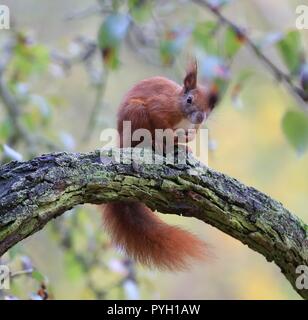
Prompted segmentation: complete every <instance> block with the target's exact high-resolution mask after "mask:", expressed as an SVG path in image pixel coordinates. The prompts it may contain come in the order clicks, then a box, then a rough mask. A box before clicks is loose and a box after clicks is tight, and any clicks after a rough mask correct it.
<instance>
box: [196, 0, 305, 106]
mask: <svg viewBox="0 0 308 320" xmlns="http://www.w3.org/2000/svg"><path fill="white" fill-rule="evenodd" d="M193 2H195V3H196V4H198V5H200V6H202V7H204V8H205V9H207V10H209V11H210V12H211V13H212V14H214V15H215V16H216V18H217V19H218V20H219V22H220V23H221V24H224V25H226V26H228V27H230V28H231V29H232V30H234V31H235V32H238V33H241V36H242V37H243V38H244V39H245V44H246V46H247V47H248V48H249V49H250V50H251V51H252V52H253V53H254V54H255V55H256V57H257V58H258V59H259V60H260V61H261V62H263V64H264V65H265V66H266V68H267V69H268V70H269V71H270V72H271V73H272V74H273V76H274V77H275V79H276V80H277V81H279V82H281V83H283V84H284V85H285V86H286V87H287V88H288V89H289V91H290V93H291V94H292V95H293V97H294V98H295V99H296V101H297V103H298V104H299V105H300V106H301V107H302V109H303V110H304V111H308V104H307V102H308V95H307V93H306V92H305V91H304V90H303V89H301V88H300V87H298V86H296V85H295V84H294V83H293V81H292V79H291V77H290V76H289V75H288V74H286V73H285V72H283V71H282V70H280V69H279V68H278V67H277V66H276V65H275V64H274V63H273V62H272V61H271V60H270V59H269V58H268V57H267V56H266V55H265V54H264V53H263V52H262V51H261V49H260V48H259V47H258V46H257V45H256V44H255V43H254V41H253V40H252V39H251V38H250V37H249V36H248V35H247V33H246V32H245V31H244V29H243V28H242V27H240V26H238V25H237V24H235V23H234V22H233V21H231V20H229V19H228V18H227V17H226V16H224V15H223V14H222V13H221V12H220V7H217V6H214V5H212V4H211V3H210V2H209V1H207V0H193Z"/></svg>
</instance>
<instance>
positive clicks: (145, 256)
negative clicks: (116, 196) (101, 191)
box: [103, 202, 206, 270]
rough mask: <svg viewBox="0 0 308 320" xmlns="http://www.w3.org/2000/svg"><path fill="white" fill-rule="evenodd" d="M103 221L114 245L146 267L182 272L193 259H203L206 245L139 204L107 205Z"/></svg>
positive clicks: (118, 203)
mask: <svg viewBox="0 0 308 320" xmlns="http://www.w3.org/2000/svg"><path fill="white" fill-rule="evenodd" d="M103 218H104V225H105V227H106V229H107V231H108V233H109V234H110V236H111V238H112V240H113V242H114V243H115V244H116V245H117V246H119V247H120V248H122V249H123V250H124V251H125V252H126V253H127V254H128V255H129V256H130V257H132V258H133V259H134V260H136V261H138V262H140V263H142V264H144V265H146V266H150V267H153V266H154V267H157V268H159V269H167V270H183V269H186V268H187V267H188V266H189V262H190V261H189V260H191V259H192V258H193V259H199V260H202V259H203V258H204V257H205V253H206V245H205V243H203V242H202V241H201V240H199V239H198V238H197V237H195V236H194V235H193V234H191V233H189V232H187V231H184V230H182V229H180V228H178V227H175V226H169V225H168V224H166V223H164V222H163V221H162V220H160V219H159V217H158V216H157V215H155V213H153V212H152V211H151V210H150V209H149V208H147V207H146V206H145V205H144V204H142V203H139V202H114V203H108V204H107V205H105V206H104V213H103Z"/></svg>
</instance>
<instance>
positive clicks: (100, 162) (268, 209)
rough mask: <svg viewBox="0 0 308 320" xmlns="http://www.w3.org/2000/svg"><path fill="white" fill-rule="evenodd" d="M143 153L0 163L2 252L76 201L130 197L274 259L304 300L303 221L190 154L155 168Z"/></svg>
mask: <svg viewBox="0 0 308 320" xmlns="http://www.w3.org/2000/svg"><path fill="white" fill-rule="evenodd" d="M115 150H118V149H115ZM118 151H119V150H118ZM130 151H131V149H123V150H122V151H121V152H123V153H124V154H125V155H126V156H127V155H128V154H129V152H130ZM143 152H144V155H145V156H144V158H143V159H142V158H139V159H135V160H134V161H133V162H132V164H123V163H120V162H117V161H115V159H114V158H113V157H112V152H111V151H110V150H109V151H104V152H99V151H96V152H92V153H87V154H81V153H64V152H63V153H51V154H47V155H42V156H40V157H37V158H35V159H33V160H31V161H27V162H16V161H13V162H11V163H9V164H6V165H4V166H2V167H0V255H2V254H3V253H5V252H6V251H7V250H8V249H9V248H10V247H12V246H13V245H14V244H16V243H18V242H19V241H21V240H22V239H24V238H26V237H28V236H29V235H31V234H33V233H35V232H37V231H38V230H40V229H42V228H43V227H44V226H45V225H46V223H48V222H49V221H50V220H51V219H53V218H55V217H57V216H59V215H61V214H62V213H64V212H65V211H67V210H69V209H71V208H73V207H74V206H76V205H79V204H83V203H93V204H101V203H106V202H110V201H119V200H128V199H131V200H138V201H142V202H144V203H145V204H146V205H147V206H148V207H150V208H151V209H153V210H158V211H160V212H162V213H172V214H179V215H182V214H183V215H184V216H187V217H195V218H197V219H199V220H202V221H204V222H206V223H209V224H211V225H212V226H214V227H217V228H218V229H220V230H221V231H223V232H225V233H227V234H229V235H230V236H232V237H234V238H236V239H238V240H240V241H241V242H242V243H244V244H247V245H248V246H249V247H250V248H251V249H253V250H255V251H257V252H259V253H261V254H262V255H263V256H265V257H266V259H267V260H268V261H274V262H275V263H276V264H277V266H279V267H280V269H281V271H282V273H283V274H284V275H285V276H286V278H287V279H288V280H289V282H290V283H291V285H292V286H293V288H294V289H295V290H296V291H297V292H298V293H299V294H300V295H301V296H302V297H304V298H306V299H308V290H307V289H303V290H300V289H297V288H296V284H295V281H296V278H297V277H298V276H299V275H298V274H296V271H295V269H296V268H297V267H298V266H299V265H306V266H307V265H308V226H307V225H306V224H305V223H304V222H302V221H301V220H300V219H299V218H297V217H296V216H294V215H292V214H291V213H290V212H289V211H288V210H287V209H285V208H284V207H283V206H282V204H281V203H279V202H277V201H275V200H273V199H271V198H270V197H268V196H267V195H265V194H263V193H261V192H259V191H257V190H255V189H254V188H251V187H247V186H245V185H243V184H242V183H240V182H238V181H237V180H235V179H233V178H230V177H228V176H226V175H224V174H222V173H218V172H216V171H214V170H212V169H210V168H208V167H206V166H204V165H202V164H201V163H199V162H197V161H196V160H195V159H194V158H192V156H189V157H188V160H187V164H185V165H183V164H182V165H180V164H177V165H174V164H173V165H171V164H163V165H155V164H146V163H145V162H144V159H149V157H150V156H151V152H150V151H149V150H144V151H143Z"/></svg>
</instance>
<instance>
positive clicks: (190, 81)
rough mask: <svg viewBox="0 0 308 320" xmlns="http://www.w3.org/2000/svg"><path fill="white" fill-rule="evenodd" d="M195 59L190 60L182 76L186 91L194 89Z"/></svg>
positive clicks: (195, 77)
mask: <svg viewBox="0 0 308 320" xmlns="http://www.w3.org/2000/svg"><path fill="white" fill-rule="evenodd" d="M197 73H198V67H197V60H196V59H194V60H192V61H191V62H190V63H189V64H188V67H187V70H186V76H185V78H184V90H185V92H188V91H190V90H192V89H195V88H196V86H197Z"/></svg>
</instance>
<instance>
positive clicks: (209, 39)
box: [192, 21, 218, 54]
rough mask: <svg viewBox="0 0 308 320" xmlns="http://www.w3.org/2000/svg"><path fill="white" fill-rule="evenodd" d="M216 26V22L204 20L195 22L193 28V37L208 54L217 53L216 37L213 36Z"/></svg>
mask: <svg viewBox="0 0 308 320" xmlns="http://www.w3.org/2000/svg"><path fill="white" fill-rule="evenodd" d="M217 27H218V25H217V22H214V21H206V22H201V23H197V24H196V26H195V28H194V30H193V33H192V36H193V39H194V40H195V42H196V43H197V44H198V45H199V46H201V47H202V48H203V49H204V50H205V51H206V52H207V53H208V54H217V49H218V42H217V39H216V37H214V36H213V34H214V33H215V30H216V29H217Z"/></svg>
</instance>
